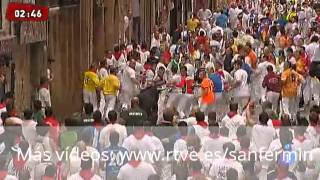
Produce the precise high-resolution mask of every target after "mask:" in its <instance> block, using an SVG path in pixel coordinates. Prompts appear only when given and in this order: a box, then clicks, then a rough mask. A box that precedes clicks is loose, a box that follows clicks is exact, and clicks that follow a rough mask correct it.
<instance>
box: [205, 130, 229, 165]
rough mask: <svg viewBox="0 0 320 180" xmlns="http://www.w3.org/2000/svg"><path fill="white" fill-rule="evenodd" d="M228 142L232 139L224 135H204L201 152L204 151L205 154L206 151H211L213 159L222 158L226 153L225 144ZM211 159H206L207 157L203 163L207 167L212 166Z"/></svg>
mask: <svg viewBox="0 0 320 180" xmlns="http://www.w3.org/2000/svg"><path fill="white" fill-rule="evenodd" d="M227 142H230V139H229V138H226V137H223V136H218V137H216V138H213V137H210V136H207V137H204V138H202V139H201V144H202V146H201V150H200V152H202V153H203V154H205V153H206V152H210V153H212V154H213V157H212V158H213V159H220V158H221V155H222V154H223V153H224V152H223V144H225V143H227ZM217 153H219V154H217ZM219 156H220V157H219ZM210 160H212V159H210ZM210 160H208V161H206V159H204V162H203V164H204V166H205V168H206V169H208V168H209V167H210V166H211V163H212V161H210Z"/></svg>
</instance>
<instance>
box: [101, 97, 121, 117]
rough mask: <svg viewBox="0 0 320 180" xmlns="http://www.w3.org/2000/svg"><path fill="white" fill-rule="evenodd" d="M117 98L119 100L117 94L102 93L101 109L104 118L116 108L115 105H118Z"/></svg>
mask: <svg viewBox="0 0 320 180" xmlns="http://www.w3.org/2000/svg"><path fill="white" fill-rule="evenodd" d="M116 100H117V96H115V95H104V94H101V100H100V107H99V110H100V112H101V114H102V117H103V118H107V117H108V113H109V111H111V110H114V107H115V105H116Z"/></svg>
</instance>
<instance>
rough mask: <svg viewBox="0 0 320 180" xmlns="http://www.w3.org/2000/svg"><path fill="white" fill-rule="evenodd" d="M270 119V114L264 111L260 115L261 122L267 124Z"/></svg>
mask: <svg viewBox="0 0 320 180" xmlns="http://www.w3.org/2000/svg"><path fill="white" fill-rule="evenodd" d="M268 120H269V115H268V113H266V112H262V113H261V114H260V115H259V122H260V123H261V124H262V125H267V123H268Z"/></svg>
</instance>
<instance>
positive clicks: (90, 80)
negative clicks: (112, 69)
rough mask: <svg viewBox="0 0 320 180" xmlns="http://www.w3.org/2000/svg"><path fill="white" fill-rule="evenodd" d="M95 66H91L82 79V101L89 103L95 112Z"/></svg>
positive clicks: (97, 78) (97, 81)
mask: <svg viewBox="0 0 320 180" xmlns="http://www.w3.org/2000/svg"><path fill="white" fill-rule="evenodd" d="M96 70H97V69H96V67H95V65H91V66H90V68H89V70H87V71H86V72H85V73H84V78H83V101H84V103H91V104H92V105H93V110H94V111H95V110H97V92H96V90H97V87H98V86H99V77H98V75H97V73H96Z"/></svg>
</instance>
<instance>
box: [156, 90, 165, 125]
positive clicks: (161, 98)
mask: <svg viewBox="0 0 320 180" xmlns="http://www.w3.org/2000/svg"><path fill="white" fill-rule="evenodd" d="M165 99H166V93H165V92H161V93H160V94H159V99H158V120H157V124H160V123H161V121H162V120H163V111H164V109H165Z"/></svg>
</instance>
